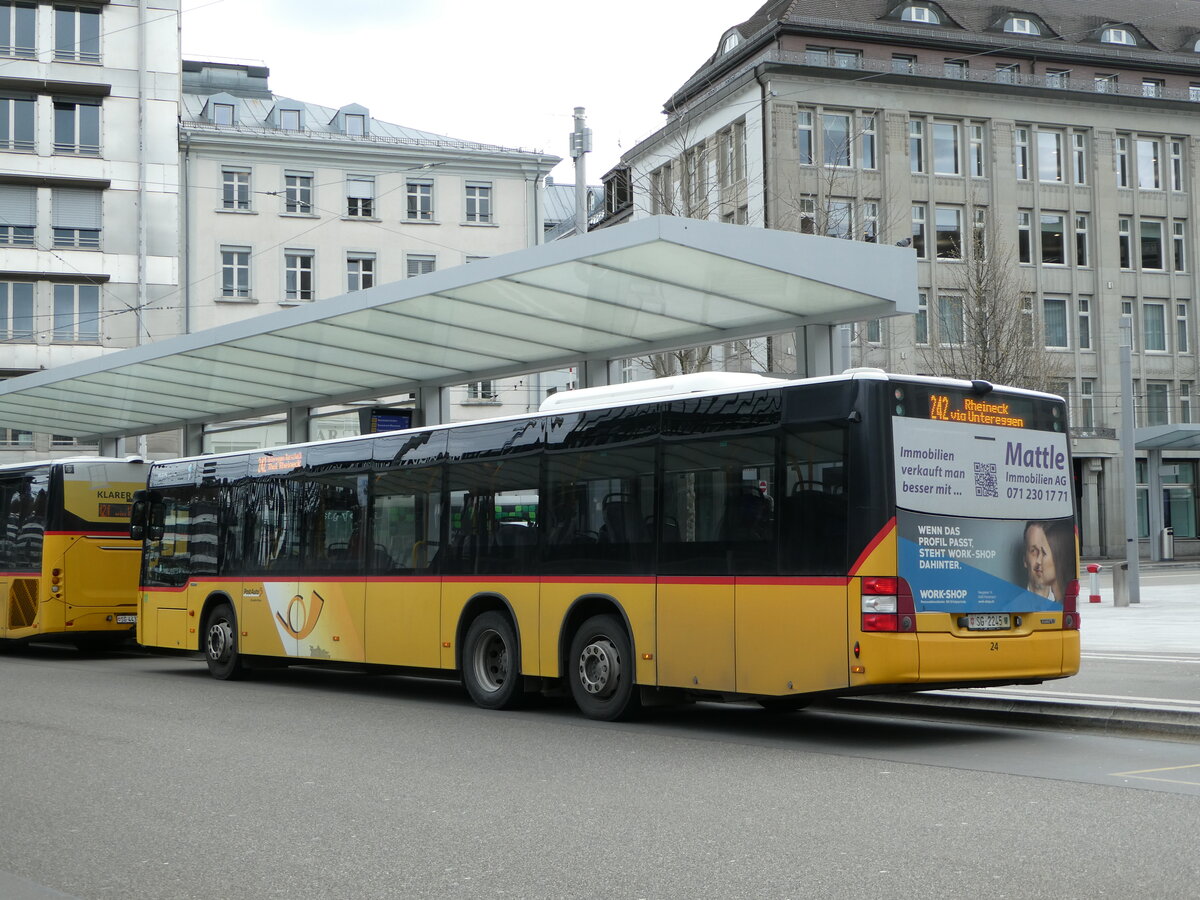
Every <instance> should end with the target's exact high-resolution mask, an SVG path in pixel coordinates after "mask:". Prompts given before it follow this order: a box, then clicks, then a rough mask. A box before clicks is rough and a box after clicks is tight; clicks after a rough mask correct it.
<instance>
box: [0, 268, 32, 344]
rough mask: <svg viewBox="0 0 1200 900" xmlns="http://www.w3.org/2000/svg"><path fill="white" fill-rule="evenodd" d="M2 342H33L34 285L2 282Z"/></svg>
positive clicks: (0, 310)
mask: <svg viewBox="0 0 1200 900" xmlns="http://www.w3.org/2000/svg"><path fill="white" fill-rule="evenodd" d="M0 340H7V341H30V340H33V285H32V284H30V283H28V282H24V281H0Z"/></svg>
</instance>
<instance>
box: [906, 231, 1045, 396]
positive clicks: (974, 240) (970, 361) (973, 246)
mask: <svg viewBox="0 0 1200 900" xmlns="http://www.w3.org/2000/svg"><path fill="white" fill-rule="evenodd" d="M968 244H969V247H970V252H969V253H968V254H966V257H965V258H964V259H963V260H962V262H961V263H960V264H958V265H956V266H955V267H954V271H955V274H954V275H953V276H952V277H951V279H950V281H949V283H948V284H947V285H946V287H944V288H941V289H940V290H939V292H938V296H937V305H936V308H934V309H930V310H929V312H928V313H927V315H928V316H929V318H928V319H927V320H926V328H927V331H928V343H927V344H925V345H923V346H919V347H918V350H917V355H918V359H919V360H920V362H921V364H922V367H923V370H924V371H925V372H926V373H928V374H931V375H944V376H948V377H951V378H964V379H977V378H978V379H983V380H984V381H990V382H992V383H994V384H1005V385H1012V386H1014V387H1024V388H1030V389H1032V390H1039V391H1057V390H1059V385H1060V384H1061V382H1062V381H1063V380H1064V379H1065V378H1067V377H1069V370H1068V366H1067V359H1066V357H1065V356H1064V355H1061V354H1056V353H1054V352H1052V351H1048V350H1046V349H1045V347H1044V341H1042V340H1041V339H1040V338H1041V328H1039V326H1038V321H1037V317H1036V311H1035V310H1034V308H1033V296H1032V294H1030V293H1027V292H1025V291H1024V290H1023V289H1022V285H1021V283H1020V281H1019V278H1020V275H1019V270H1018V269H1017V268H1016V266H1014V265H1013V252H1012V248H1011V247H1010V246H1008V245H1003V244H1002V245H999V246H993V247H986V246H985V244H984V235H983V231H982V230H980V231H972V236H971V238H970V240H969V241H968ZM951 252H954V251H953V250H952V251H951ZM947 268H948V267H947Z"/></svg>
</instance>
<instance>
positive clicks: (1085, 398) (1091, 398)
mask: <svg viewBox="0 0 1200 900" xmlns="http://www.w3.org/2000/svg"><path fill="white" fill-rule="evenodd" d="M1079 412H1080V416H1079V418H1080V422H1079V424H1080V425H1081V426H1082V427H1083V428H1087V429H1092V428H1095V427H1096V379H1094V378H1085V379H1083V380H1082V381H1081V382H1080V383H1079Z"/></svg>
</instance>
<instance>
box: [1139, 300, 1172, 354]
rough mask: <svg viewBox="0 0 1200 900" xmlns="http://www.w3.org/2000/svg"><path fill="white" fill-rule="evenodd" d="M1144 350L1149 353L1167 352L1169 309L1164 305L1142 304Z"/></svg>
mask: <svg viewBox="0 0 1200 900" xmlns="http://www.w3.org/2000/svg"><path fill="white" fill-rule="evenodd" d="M1142 349H1143V350H1145V351H1146V352H1148V353H1165V352H1166V350H1167V308H1166V306H1165V305H1164V304H1162V303H1143V304H1142Z"/></svg>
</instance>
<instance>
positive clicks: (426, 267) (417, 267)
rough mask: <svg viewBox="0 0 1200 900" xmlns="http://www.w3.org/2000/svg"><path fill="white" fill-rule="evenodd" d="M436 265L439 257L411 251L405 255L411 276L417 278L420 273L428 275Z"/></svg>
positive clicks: (407, 271)
mask: <svg viewBox="0 0 1200 900" xmlns="http://www.w3.org/2000/svg"><path fill="white" fill-rule="evenodd" d="M436 265H437V259H436V258H435V257H433V256H426V255H422V254H417V253H410V254H408V256H407V257H405V270H406V273H407V275H408V277H409V278H416V277H417V276H418V275H428V274H429V273H430V272H432V271H433V270H434V268H435V267H436Z"/></svg>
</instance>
